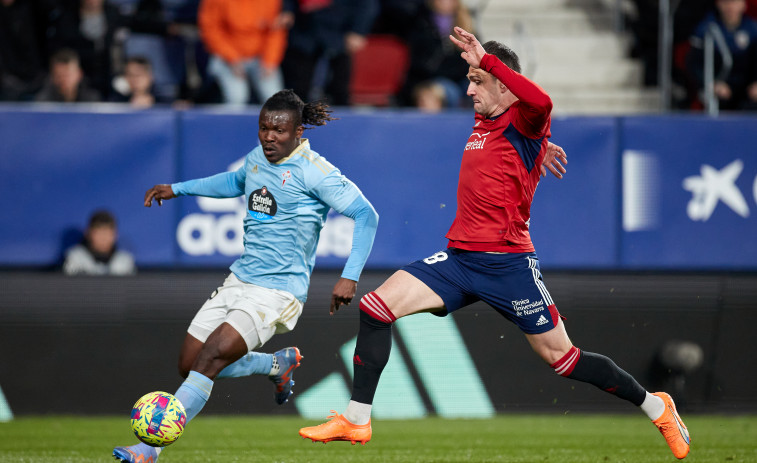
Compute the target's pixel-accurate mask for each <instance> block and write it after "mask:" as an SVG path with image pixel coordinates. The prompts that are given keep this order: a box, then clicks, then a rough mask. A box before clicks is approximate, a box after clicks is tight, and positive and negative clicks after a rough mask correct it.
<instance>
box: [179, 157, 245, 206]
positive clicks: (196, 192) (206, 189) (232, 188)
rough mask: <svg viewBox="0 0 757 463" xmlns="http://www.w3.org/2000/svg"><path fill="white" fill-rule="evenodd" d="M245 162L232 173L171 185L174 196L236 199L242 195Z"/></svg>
mask: <svg viewBox="0 0 757 463" xmlns="http://www.w3.org/2000/svg"><path fill="white" fill-rule="evenodd" d="M246 165H247V163H246V162H245V163H244V164H243V165H242V167H240V168H239V169H237V170H236V171H234V172H222V173H220V174H216V175H212V176H210V177H205V178H198V179H195V180H188V181H186V182H179V183H174V184H172V185H171V189H172V190H173V192H174V194H175V195H176V196H206V197H208V198H236V197H237V196H241V195H243V194H244V178H245V166H246Z"/></svg>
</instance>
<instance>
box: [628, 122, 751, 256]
mask: <svg viewBox="0 0 757 463" xmlns="http://www.w3.org/2000/svg"><path fill="white" fill-rule="evenodd" d="M756 133H757V118H754V117H734V116H721V117H719V118H717V119H712V118H706V117H692V116H679V117H654V118H650V117H647V118H638V119H636V118H626V119H624V120H623V123H622V135H621V137H622V139H623V140H624V144H623V150H622V152H621V159H622V164H623V179H622V181H623V212H622V213H623V221H622V233H621V241H622V254H621V259H622V263H623V266H624V267H629V268H667V269H673V268H705V269H729V268H730V269H749V268H751V269H754V268H755V267H757V240H755V237H757V157H755V155H754V152H755V148H754V140H755V137H754V134H756Z"/></svg>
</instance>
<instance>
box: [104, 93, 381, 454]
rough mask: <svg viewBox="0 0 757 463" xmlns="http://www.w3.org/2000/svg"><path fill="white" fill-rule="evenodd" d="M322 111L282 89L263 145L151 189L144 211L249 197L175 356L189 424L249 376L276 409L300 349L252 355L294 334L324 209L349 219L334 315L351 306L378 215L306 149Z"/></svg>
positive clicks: (150, 450)
mask: <svg viewBox="0 0 757 463" xmlns="http://www.w3.org/2000/svg"><path fill="white" fill-rule="evenodd" d="M327 108H328V106H327V105H325V104H323V103H308V104H305V103H303V101H302V100H301V99H300V98H299V97H298V96H297V95H296V94H295V93H294V92H293V91H292V90H283V91H281V92H279V93H277V94H275V95H273V96H272V97H271V98H269V99H268V101H266V103H265V104H264V105H263V108H262V109H261V111H260V118H259V131H258V137H259V139H260V146H258V147H257V148H255V149H254V150H252V151H251V152H250V153H249V154H248V155H247V157H246V158H245V162H244V165H243V166H242V167H241V168H240V169H239V170H237V171H235V172H224V173H220V174H217V175H214V176H211V177H207V178H202V179H197V180H190V181H187V182H180V183H174V184H173V185H155V186H154V187H152V188H150V189H149V190H148V191H147V193H146V194H145V206H146V207H150V206H151V205H152V201H153V200H156V201H157V202H158V205H161V204H162V201H163V200H166V199H171V198H175V197H177V196H186V195H193V196H207V197H212V198H234V197H237V196H240V195H242V194H244V195H245V198H247V209H248V211H247V212H248V213H247V216H246V217H245V219H244V231H245V234H244V252H243V253H242V255H241V256H240V257H239V259H237V260H236V261H235V262H234V263H233V264H232V266H231V274H230V275H229V276H228V278H226V281H225V282H224V284H223V286H221V287H220V288H218V290H216V291H214V292H213V294H211V296H210V298H209V299H208V300H207V301H206V302H205V304H204V305H203V306H202V308H200V310H199V311H198V312H197V315H196V316H195V318H194V320H192V323H191V324H190V326H189V329H188V333H187V336H186V338H185V340H184V345H183V346H182V349H181V354H180V357H179V370H180V371H181V373H182V375H183V376H184V377H185V378H186V380H185V381H184V383H183V384H182V385H181V386H180V387H179V389H178V390H177V391H176V393H175V395H176V397H177V398H178V399H179V400H180V401H181V403H182V404H183V405H184V408H185V409H186V412H187V421H189V420H191V419H192V418H194V416H195V415H197V413H199V411H200V410H201V409H202V407H203V406H204V405H205V403H206V402H207V400H208V398H209V397H210V392H211V390H212V387H213V381H214V380H216V379H219V378H228V377H241V376H248V375H251V374H263V375H268V376H269V378H270V379H271V380H272V381H273V382H274V384H275V387H276V392H275V399H276V402H278V403H279V404H283V403H284V402H286V401H287V399H288V398H289V396H290V395H291V394H292V386H293V385H294V381H293V380H292V373H293V371H294V369H295V368H297V367H298V366H299V365H300V359H301V358H302V356H301V355H300V351H299V349H298V348H296V347H287V348H286V349H282V350H280V351H278V352H276V353H274V354H264V353H258V352H255V351H254V349H256V348H259V347H261V346H262V345H263V344H265V343H266V342H267V341H268V340H269V339H271V337H272V336H273V335H274V334H276V333H285V332H287V331H291V330H292V329H293V328H294V326H295V324H296V323H297V320H298V318H299V316H300V314H301V313H302V306H303V303H304V302H305V299H306V297H307V291H308V286H309V283H310V274H311V272H312V271H313V266H314V265H315V251H316V247H317V245H318V238H319V235H320V231H321V228H323V224H324V222H325V220H326V215H327V213H328V211H329V209H330V208H333V209H334V210H336V211H337V212H339V213H341V214H343V215H345V216H347V217H350V218H352V219H354V220H355V229H354V232H353V237H352V250H351V252H350V256H349V258H348V259H347V263H346V265H345V267H344V270H343V272H342V276H341V278H340V279H339V281H337V283H336V285H335V286H334V289H333V291H332V296H331V307H330V311H331V313H334V312H335V311H336V310H338V309H339V307H340V306H341V305H342V304H349V303H350V301H352V298H353V297H354V296H355V292H356V291H357V281H358V278H359V276H360V272H361V271H362V269H363V266H364V265H365V261H366V259H367V258H368V254H369V253H370V251H371V247H372V246H373V238H374V236H375V234H376V227H377V225H378V214H377V213H376V211H375V210H374V208H373V206H372V205H371V204H370V203H369V202H368V200H367V199H366V198H365V197H364V196H363V194H362V193H361V192H360V190H359V189H358V188H357V186H355V184H354V183H352V182H351V181H350V180H348V179H347V178H346V177H344V176H343V175H342V174H341V173H340V172H339V170H338V169H337V168H335V167H334V166H333V165H331V164H330V163H329V162H328V161H326V159H324V158H323V157H321V156H320V155H319V154H318V153H316V152H315V151H313V150H311V149H310V144H309V142H308V140H307V139H305V138H302V134H303V131H304V130H305V127H304V126H305V125H309V126H319V125H324V124H326V122H327V121H330V120H333V118H332V117H331V116H330V115H329V114H330V111H329V110H328V109H327ZM160 451H161V449H160V448H155V447H150V446H148V445H146V444H142V443H140V444H137V445H132V446H130V447H116V448H115V449H114V450H113V456H114V457H115V458H116V459H117V460H121V461H126V462H133V463H137V462H148V461H150V462H155V461H157V459H158V455H159V454H160Z"/></svg>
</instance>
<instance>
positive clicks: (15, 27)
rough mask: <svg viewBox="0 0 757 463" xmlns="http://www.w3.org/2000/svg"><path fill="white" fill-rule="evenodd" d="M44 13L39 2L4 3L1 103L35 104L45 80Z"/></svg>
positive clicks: (0, 9) (0, 2) (0, 6)
mask: <svg viewBox="0 0 757 463" xmlns="http://www.w3.org/2000/svg"><path fill="white" fill-rule="evenodd" d="M45 17H46V14H45V12H44V8H43V5H42V4H41V2H38V1H35V0H0V101H3V100H6V101H18V100H31V99H33V98H34V94H35V93H37V91H39V89H40V88H41V87H42V84H43V83H44V80H45V66H46V63H45V60H46V58H45V52H44V44H43V43H42V37H44V29H45V24H44V19H45Z"/></svg>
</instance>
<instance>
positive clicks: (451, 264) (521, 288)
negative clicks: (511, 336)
mask: <svg viewBox="0 0 757 463" xmlns="http://www.w3.org/2000/svg"><path fill="white" fill-rule="evenodd" d="M402 270H404V271H406V272H408V273H410V274H411V275H413V276H414V277H416V278H418V279H419V280H421V281H422V282H423V283H425V284H426V286H428V287H429V288H431V289H432V290H433V291H434V292H435V293H436V294H438V295H439V296H440V297H441V298H442V300H443V301H444V306H445V308H446V311H441V312H436V313H435V315H440V316H446V315H447V314H448V313H452V312H454V311H455V310H457V309H460V308H462V307H465V306H467V305H470V304H473V303H474V302H478V301H484V302H485V303H487V304H489V305H490V306H491V307H493V308H494V309H496V310H497V311H498V312H499V313H500V314H502V315H503V316H504V317H505V318H507V319H508V320H510V321H511V322H513V323H515V324H516V325H518V327H519V328H520V329H521V331H523V332H524V333H528V334H539V333H545V332H547V331H549V330H551V329H552V328H554V327H555V326H556V325H557V323H558V321H559V319H560V314H559V313H558V312H557V307H556V306H555V303H554V302H552V297H551V296H550V295H549V292H548V291H547V288H546V286H544V280H543V279H542V276H541V271H540V270H539V259H538V258H537V257H536V254H535V253H533V252H526V253H516V254H512V253H508V254H490V253H486V252H474V251H463V250H460V249H455V248H450V249H446V250H444V251H440V252H437V253H436V254H434V255H433V256H430V257H427V258H425V259H422V260H417V261H415V262H413V263H411V264H408V265H406V266H404V267H403V268H402Z"/></svg>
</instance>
